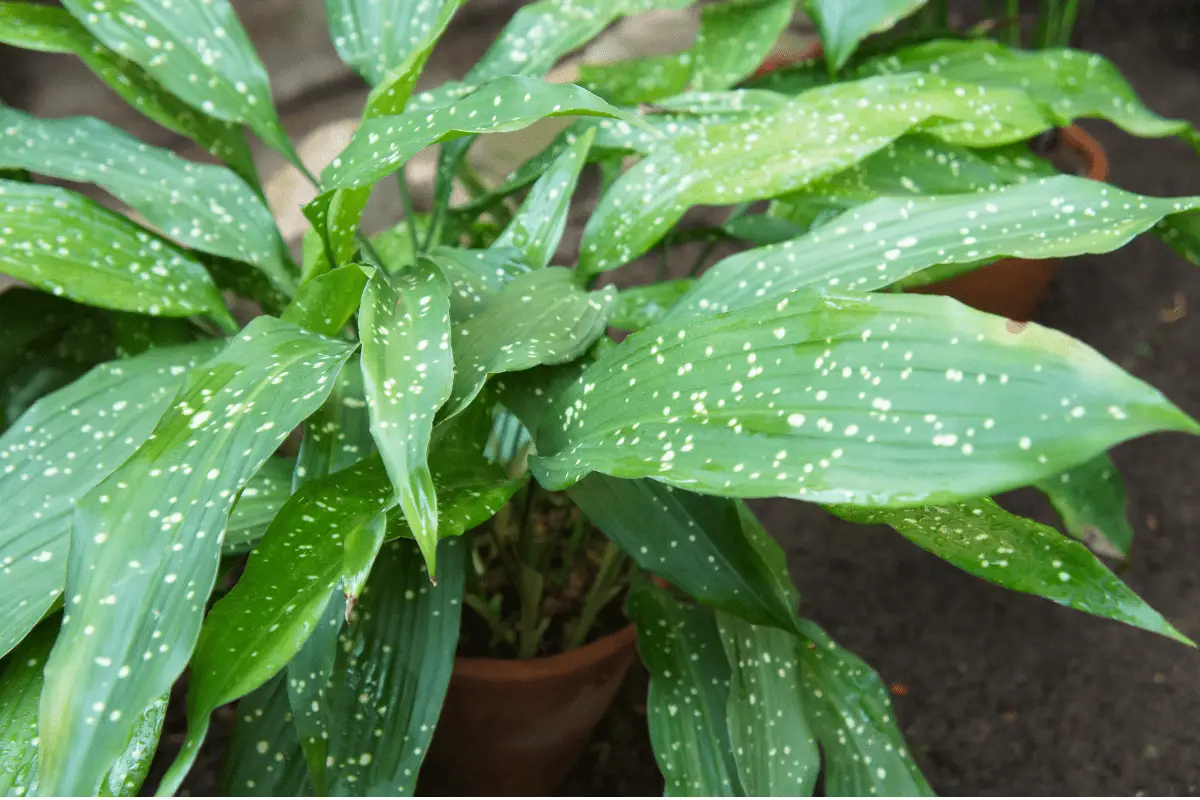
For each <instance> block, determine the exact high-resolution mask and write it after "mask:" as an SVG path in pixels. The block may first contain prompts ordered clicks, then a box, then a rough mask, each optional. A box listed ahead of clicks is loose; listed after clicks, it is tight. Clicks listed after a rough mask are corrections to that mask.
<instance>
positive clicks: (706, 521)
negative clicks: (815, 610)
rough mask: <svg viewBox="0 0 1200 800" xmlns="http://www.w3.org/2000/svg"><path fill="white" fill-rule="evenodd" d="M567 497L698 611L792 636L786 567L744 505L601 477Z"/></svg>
mask: <svg viewBox="0 0 1200 800" xmlns="http://www.w3.org/2000/svg"><path fill="white" fill-rule="evenodd" d="M567 491H568V493H569V495H570V497H571V500H572V501H574V502H575V504H576V505H577V506H579V508H580V509H581V510H582V511H583V513H584V514H585V515H586V516H587V518H588V520H590V521H591V522H592V524H594V525H595V526H596V527H598V528H599V529H600V530H601V531H603V532H604V535H605V536H607V537H608V538H610V539H612V540H613V541H614V542H616V543H617V544H618V545H620V547H621V549H622V550H624V551H625V552H626V553H627V554H628V555H629V556H630V557H631V558H632V559H633V560H634V561H635V562H637V564H638V566H640V567H641V568H642V569H645V570H647V571H648V572H650V573H652V574H654V575H657V576H658V577H660V578H662V579H663V580H665V581H667V582H668V583H670V584H671V585H672V586H677V587H679V588H680V589H682V590H683V591H685V592H687V593H688V594H689V595H691V596H692V597H694V598H696V599H697V600H698V601H700V602H701V603H704V604H705V605H708V606H712V607H714V608H719V609H721V610H723V611H728V612H729V613H731V614H736V615H738V616H739V617H742V618H743V619H747V620H751V621H753V622H755V623H758V624H760V625H773V626H775V627H777V628H783V629H784V630H791V631H794V630H795V629H796V624H797V617H796V606H797V604H798V602H799V598H798V596H797V593H796V588H795V587H794V586H793V585H792V581H791V578H789V577H788V572H787V560H786V558H785V557H784V554H783V551H782V550H781V549H780V548H779V545H777V544H776V543H775V541H774V540H773V539H771V537H770V536H769V535H768V534H767V532H766V531H764V530H763V528H762V526H761V525H760V524H759V523H758V520H756V519H755V518H754V515H753V513H752V512H751V511H750V510H749V509H748V508H746V507H745V506H744V505H743V504H741V503H738V502H736V501H731V500H726V499H724V498H720V497H711V496H707V495H699V494H692V493H691V492H687V491H683V490H681V489H674V488H673V487H670V486H667V485H665V484H662V483H659V482H658V481H648V480H640V481H627V480H621V479H620V478H610V477H608V476H606V475H600V474H592V475H589V476H588V477H586V478H584V479H583V480H582V481H580V482H579V483H577V484H575V485H574V486H572V487H571V488H570V489H568V490H567Z"/></svg>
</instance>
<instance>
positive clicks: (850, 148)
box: [579, 74, 1051, 275]
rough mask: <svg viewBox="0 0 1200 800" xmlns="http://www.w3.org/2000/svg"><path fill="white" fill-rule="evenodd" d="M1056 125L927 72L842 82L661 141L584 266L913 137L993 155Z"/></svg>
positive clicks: (596, 231)
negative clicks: (712, 208)
mask: <svg viewBox="0 0 1200 800" xmlns="http://www.w3.org/2000/svg"><path fill="white" fill-rule="evenodd" d="M730 94H734V95H736V94H737V93H730ZM718 119H719V120H720V118H718ZM956 123H962V124H959V125H957V127H956V125H955V124H956ZM1050 124H1051V123H1050V120H1049V119H1048V118H1047V116H1046V115H1045V113H1044V112H1043V109H1042V107H1041V106H1040V105H1038V104H1037V103H1036V102H1034V101H1033V100H1032V99H1031V98H1030V97H1029V96H1028V95H1026V94H1024V93H1023V92H1020V91H1018V90H1015V89H994V88H993V89H983V88H982V87H979V86H974V85H971V84H965V83H959V82H955V81H950V80H947V79H945V78H942V77H940V76H937V75H923V74H907V75H889V76H880V77H876V78H868V79H865V80H861V81H854V82H850V83H839V84H835V85H832V86H826V87H821V88H819V89H814V90H812V91H809V92H805V93H804V94H802V95H799V96H797V97H795V98H790V99H788V100H787V101H786V102H784V103H782V104H781V105H780V106H779V107H778V108H777V109H773V110H770V111H767V110H764V111H762V113H758V114H753V115H749V116H740V117H738V118H736V119H734V120H731V121H724V120H720V121H717V122H714V123H711V124H710V123H702V124H700V125H699V126H697V127H695V128H693V129H692V130H691V131H688V132H685V133H681V134H679V135H676V136H671V137H668V138H666V139H664V140H663V141H662V142H661V143H659V144H657V145H656V146H655V147H654V148H653V150H652V151H651V153H650V155H649V156H647V157H646V158H645V159H643V160H642V161H641V163H639V164H638V165H637V166H635V167H633V168H632V169H630V170H628V171H627V172H625V173H624V174H623V175H622V176H621V178H620V179H619V180H617V182H616V183H615V184H614V185H613V186H612V188H611V189H609V190H608V192H606V193H605V195H604V196H603V197H602V198H601V199H600V203H599V205H598V206H597V208H596V211H595V212H594V213H593V215H592V217H591V219H589V220H588V224H587V227H586V228H585V229H584V232H583V241H582V243H581V252H580V263H579V268H580V270H581V271H582V272H584V273H585V274H588V275H594V274H595V273H597V272H601V271H604V270H608V269H615V268H616V267H619V266H621V265H622V264H624V263H626V262H628V261H630V260H632V259H633V258H636V257H637V256H639V255H641V254H642V253H644V252H646V250H648V249H649V248H650V247H651V246H653V245H654V243H655V242H657V241H658V240H659V239H660V238H661V237H662V236H663V235H664V234H665V233H666V232H667V231H669V230H670V229H671V228H672V227H673V226H674V225H675V223H676V222H677V221H678V220H679V219H680V218H681V217H682V216H683V214H684V213H685V212H686V211H687V210H688V208H690V207H691V206H694V205H701V204H708V205H724V204H729V203H742V202H748V201H751V200H758V199H764V198H769V197H775V196H778V195H781V194H784V193H787V192H794V191H796V190H797V189H800V188H801V187H803V186H804V185H805V184H807V183H810V182H812V181H815V180H817V179H819V178H823V177H825V176H827V175H831V174H833V173H836V172H839V171H841V170H843V169H846V168H847V167H849V166H851V165H852V164H854V163H855V162H857V161H860V160H861V159H863V158H865V157H867V156H869V155H870V154H872V153H874V152H875V151H877V150H879V149H880V148H882V147H884V146H885V145H887V144H888V143H889V142H891V141H892V140H894V139H896V138H897V137H899V136H901V135H903V134H905V133H909V132H910V131H920V130H927V131H928V132H929V133H931V134H933V135H935V136H937V137H938V138H940V139H943V140H945V141H948V142H950V143H952V144H956V143H957V144H964V145H972V146H988V147H993V146H998V145H1003V144H1010V143H1012V142H1015V141H1020V140H1022V139H1025V138H1028V137H1029V136H1031V135H1033V134H1035V133H1038V132H1040V131H1042V130H1045V129H1046V128H1047V127H1049V126H1050Z"/></svg>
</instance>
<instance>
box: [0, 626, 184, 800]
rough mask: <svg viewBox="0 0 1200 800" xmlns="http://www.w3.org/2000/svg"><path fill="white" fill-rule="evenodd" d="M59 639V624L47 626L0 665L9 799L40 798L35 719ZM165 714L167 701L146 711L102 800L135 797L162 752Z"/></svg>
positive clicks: (0, 787) (2, 778)
mask: <svg viewBox="0 0 1200 800" xmlns="http://www.w3.org/2000/svg"><path fill="white" fill-rule="evenodd" d="M57 633H58V624H57V621H54V620H48V621H46V622H45V623H43V624H41V625H39V626H38V627H37V629H36V630H34V632H33V633H32V634H30V635H29V638H27V639H26V640H25V641H24V642H22V643H21V646H20V647H18V648H17V649H16V650H14V651H13V652H12V653H11V654H10V655H9V656H8V658H7V659H5V660H4V661H3V662H2V663H0V795H3V796H5V797H32V796H34V795H36V794H37V793H38V789H39V786H38V762H39V760H40V756H39V742H38V722H37V719H38V702H39V700H40V699H41V695H42V668H43V667H44V666H45V664H46V659H47V657H48V656H49V655H50V648H51V647H52V646H53V645H54V637H55V635H56V634H57ZM166 710H167V702H166V698H165V697H163V698H160V699H159V700H158V701H157V702H156V703H154V705H152V706H151V707H150V708H149V709H147V710H146V713H145V714H144V715H143V716H142V718H141V719H140V720H139V721H138V724H137V725H136V726H135V728H134V730H133V733H132V735H131V736H130V739H129V741H128V742H127V743H126V745H125V748H124V750H123V752H121V754H120V755H119V756H118V758H117V760H116V762H115V763H113V764H112V765H111V767H112V768H111V769H110V770H109V772H108V774H107V775H106V776H105V777H104V781H103V783H102V784H101V787H100V791H101V794H104V795H107V796H110V797H133V796H135V795H137V793H138V789H139V788H140V787H141V785H142V781H143V780H145V778H146V773H147V772H148V771H149V769H150V760H151V758H153V756H154V751H155V749H156V748H157V747H158V734H159V731H160V730H162V723H163V718H164V717H165V716H166Z"/></svg>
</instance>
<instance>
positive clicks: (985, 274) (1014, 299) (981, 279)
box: [755, 42, 1108, 322]
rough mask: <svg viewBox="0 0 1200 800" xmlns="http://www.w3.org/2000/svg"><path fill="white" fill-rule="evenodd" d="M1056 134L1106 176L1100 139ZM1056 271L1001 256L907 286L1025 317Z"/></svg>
mask: <svg viewBox="0 0 1200 800" xmlns="http://www.w3.org/2000/svg"><path fill="white" fill-rule="evenodd" d="M823 52H824V51H823V50H822V48H821V43H820V42H815V43H813V44H812V45H811V46H810V47H809V48H807V49H806V50H805V51H804V52H803V53H801V54H800V55H799V56H797V57H795V58H787V57H780V56H773V57H771V58H768V59H767V60H766V61H764V62H763V64H762V66H761V67H759V68H758V71H757V72H755V77H761V76H762V75H766V74H769V73H771V72H774V71H775V70H777V69H780V68H781V67H785V66H788V65H790V64H792V63H796V62H799V61H806V60H808V59H813V58H820V57H821V55H822V53H823ZM1058 133H1059V137H1058V146H1059V147H1060V148H1061V149H1063V150H1065V151H1066V152H1068V153H1069V154H1070V155H1071V156H1072V157H1073V158H1075V159H1076V160H1077V161H1078V162H1079V164H1080V166H1082V167H1083V168H1084V172H1083V174H1084V176H1085V177H1088V178H1091V179H1092V180H1094V181H1102V180H1105V179H1106V178H1107V177H1108V157H1107V156H1106V155H1105V153H1104V148H1103V147H1101V146H1100V143H1099V142H1097V141H1096V140H1095V139H1093V138H1092V137H1091V136H1089V135H1088V133H1087V132H1086V131H1085V130H1083V129H1082V128H1080V127H1077V126H1075V125H1072V126H1070V127H1068V128H1061V129H1060V130H1059V132H1058ZM1057 270H1058V262H1056V261H1051V260H1030V259H1025V258H1005V259H1001V260H999V261H996V262H994V263H992V264H988V265H987V266H986V267H980V268H979V269H976V270H972V271H971V272H967V273H964V274H962V275H957V276H955V277H953V278H950V279H948V280H944V281H938V282H937V283H931V284H929V285H928V286H921V287H918V288H913V289H910V290H909V291H911V292H916V293H919V294H939V295H945V296H947V297H953V298H954V299H955V300H958V301H959V302H960V303H964V304H966V305H968V306H971V307H972V308H975V309H978V310H980V311H986V312H988V313H990V314H999V315H1000V316H1004V317H1009V318H1010V319H1015V320H1019V321H1022V322H1025V321H1028V320H1029V319H1030V318H1032V317H1033V313H1034V311H1036V310H1037V307H1038V305H1039V304H1040V303H1041V302H1042V301H1043V300H1044V299H1046V294H1047V292H1049V291H1050V282H1051V281H1052V280H1053V279H1054V273H1055V272H1056V271H1057Z"/></svg>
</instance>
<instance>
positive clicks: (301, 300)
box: [280, 264, 367, 336]
mask: <svg viewBox="0 0 1200 800" xmlns="http://www.w3.org/2000/svg"><path fill="white" fill-rule="evenodd" d="M366 285H367V274H366V273H365V272H363V270H362V268H361V267H359V266H358V265H357V264H348V265H346V266H344V267H338V268H337V269H335V270H332V271H330V272H326V273H324V274H321V275H317V276H316V277H314V278H313V279H312V280H310V281H308V282H307V283H305V284H304V285H303V286H301V287H300V289H299V291H297V292H296V296H295V298H293V300H292V302H291V304H290V305H289V306H288V307H287V308H286V309H284V311H283V314H282V315H281V316H280V319H282V320H284V321H285V322H292V323H295V324H296V325H299V326H300V327H302V328H305V329H307V330H310V331H312V332H313V333H320V334H324V335H325V336H337V335H338V334H339V333H340V332H341V331H342V329H343V328H345V327H346V323H348V322H349V321H350V319H351V318H352V317H353V316H354V314H355V313H356V312H357V311H358V307H359V304H360V303H361V301H362V296H363V289H364V288H366Z"/></svg>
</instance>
